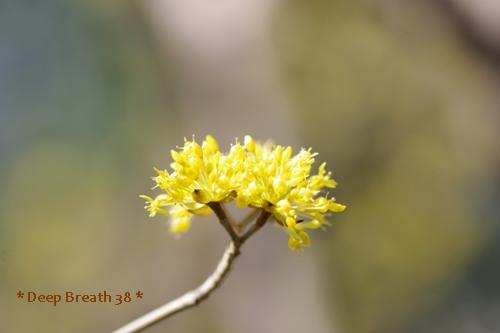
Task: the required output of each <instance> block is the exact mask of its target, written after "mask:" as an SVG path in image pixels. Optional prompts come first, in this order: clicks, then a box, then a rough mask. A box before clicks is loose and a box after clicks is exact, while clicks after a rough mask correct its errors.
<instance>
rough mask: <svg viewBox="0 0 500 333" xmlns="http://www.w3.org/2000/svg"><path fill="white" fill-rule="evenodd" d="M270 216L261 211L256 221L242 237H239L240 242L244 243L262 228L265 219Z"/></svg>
mask: <svg viewBox="0 0 500 333" xmlns="http://www.w3.org/2000/svg"><path fill="white" fill-rule="evenodd" d="M269 216H271V213H269V212H267V211H265V210H262V211H261V212H260V215H259V217H258V218H257V221H255V223H254V224H253V225H252V226H251V227H250V229H248V231H247V232H246V233H244V234H243V236H241V237H240V241H241V242H242V243H243V242H245V241H246V240H247V239H248V238H250V237H251V236H252V235H253V234H254V233H255V232H257V230H259V229H260V228H262V227H263V226H264V224H266V221H267V219H268V218H269Z"/></svg>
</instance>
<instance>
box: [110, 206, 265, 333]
mask: <svg viewBox="0 0 500 333" xmlns="http://www.w3.org/2000/svg"><path fill="white" fill-rule="evenodd" d="M207 205H208V206H209V207H210V208H211V209H212V210H213V211H214V213H215V215H217V217H218V218H219V222H220V223H221V224H222V226H223V227H224V228H225V229H226V231H227V232H228V233H229V235H230V236H231V242H230V243H229V245H228V246H227V248H226V251H224V255H223V256H222V258H221V260H220V261H219V263H218V265H217V268H216V269H215V271H214V272H213V273H212V274H211V275H210V276H209V277H208V278H207V279H206V280H205V282H203V284H202V285H200V286H199V287H198V288H196V289H193V290H191V291H189V292H187V293H185V294H184V295H182V296H181V297H179V298H177V299H175V300H173V301H171V302H168V303H166V304H165V305H162V306H160V307H159V308H157V309H155V310H153V311H151V312H149V313H147V314H145V315H144V316H142V317H139V318H138V319H136V320H134V321H132V322H131V323H129V324H127V325H125V326H123V327H122V328H119V329H118V330H116V331H114V332H113V333H135V332H140V331H142V330H144V329H145V328H147V327H149V326H151V325H153V324H155V323H157V322H159V321H160V320H163V319H165V318H168V317H170V316H173V315H174V314H176V313H179V312H181V311H184V310H186V309H189V308H191V307H193V306H196V305H198V304H199V303H200V302H202V301H203V300H205V299H207V298H208V296H210V294H211V293H212V292H213V291H214V290H215V289H217V287H219V285H220V284H221V283H222V282H223V281H224V279H225V277H226V276H227V274H228V273H229V271H230V269H231V267H232V265H233V261H234V259H236V257H237V256H238V255H239V254H240V248H241V246H242V245H243V243H245V241H246V240H247V239H248V238H250V236H252V235H253V234H254V233H255V232H256V231H257V230H259V229H260V228H262V226H263V225H264V224H265V223H266V221H267V219H268V218H269V217H270V216H271V214H270V213H269V212H266V211H265V210H262V211H261V213H260V215H259V217H258V218H257V221H255V223H254V224H253V225H252V226H251V227H250V229H248V231H247V232H246V233H245V234H243V235H242V236H239V235H238V234H237V233H236V231H235V230H234V229H233V227H232V226H233V225H235V224H234V223H233V221H232V220H231V219H230V218H229V217H228V215H227V214H226V211H225V210H224V207H223V206H222V205H221V204H220V203H218V202H211V203H208V204H207ZM246 223H248V222H246Z"/></svg>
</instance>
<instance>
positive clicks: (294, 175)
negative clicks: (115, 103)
mask: <svg viewBox="0 0 500 333" xmlns="http://www.w3.org/2000/svg"><path fill="white" fill-rule="evenodd" d="M316 155H317V154H316V153H312V152H311V150H310V149H301V150H300V151H299V153H297V154H296V155H293V151H292V148H291V147H284V146H280V145H274V144H273V143H271V142H266V143H264V144H260V143H258V142H255V141H254V140H253V139H252V137H250V136H248V135H247V136H245V138H244V143H243V145H242V144H240V143H239V142H238V141H236V143H235V144H233V145H232V146H231V149H230V150H229V152H228V153H225V154H224V153H222V152H221V151H220V150H219V146H218V144H217V142H216V141H215V139H214V138H213V137H211V136H207V137H206V139H205V140H204V141H203V143H202V144H201V146H200V145H199V144H198V143H196V142H195V141H194V140H192V141H187V140H186V141H185V142H184V146H183V147H182V148H180V149H179V150H178V151H176V150H172V151H171V156H172V159H173V162H172V163H171V165H170V166H171V168H172V171H171V172H170V173H169V172H168V171H167V170H159V169H155V170H156V173H157V176H155V177H153V180H154V182H155V183H156V186H157V187H159V188H160V189H162V190H163V191H164V193H162V194H160V195H158V196H157V197H156V198H151V197H148V196H141V197H142V198H143V199H145V200H146V209H147V210H148V211H149V215H150V216H151V217H153V216H155V215H156V214H157V213H161V214H165V215H169V216H170V218H171V231H172V232H174V233H178V232H185V231H187V229H188V228H189V223H190V222H189V221H190V219H191V217H192V215H193V214H206V213H209V212H210V208H209V207H208V204H209V203H214V202H228V201H232V200H235V201H236V204H237V205H238V206H240V207H253V208H260V209H263V210H265V211H267V212H269V213H271V214H272V216H273V217H274V219H275V220H276V221H277V222H278V223H279V224H280V225H281V226H283V227H284V228H285V229H286V231H287V232H288V235H289V242H288V245H289V247H290V248H291V249H300V248H302V247H305V246H309V244H310V238H309V236H308V234H307V233H306V230H307V229H317V228H319V227H321V226H322V225H324V224H325V214H328V213H330V212H341V211H343V210H344V209H345V206H344V205H341V204H339V203H337V202H335V199H334V198H331V199H328V198H327V196H324V195H322V191H323V190H324V189H325V188H334V187H335V186H336V185H337V184H336V182H335V181H334V180H333V179H331V173H330V172H326V170H325V169H326V164H325V163H323V164H321V165H320V167H319V169H318V172H317V174H313V175H311V170H312V165H313V163H314V161H315V157H316Z"/></svg>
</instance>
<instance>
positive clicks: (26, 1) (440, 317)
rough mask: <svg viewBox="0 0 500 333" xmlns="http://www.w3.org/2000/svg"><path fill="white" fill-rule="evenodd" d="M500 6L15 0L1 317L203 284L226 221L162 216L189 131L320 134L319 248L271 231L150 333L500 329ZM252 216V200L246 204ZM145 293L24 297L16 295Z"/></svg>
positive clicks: (15, 325)
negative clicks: (171, 225)
mask: <svg viewBox="0 0 500 333" xmlns="http://www.w3.org/2000/svg"><path fill="white" fill-rule="evenodd" d="M499 17H500V3H499V2H498V1H493V0H489V1H488V0H475V1H467V0H438V1H435V0H434V1H431V0H423V1H408V0H407V1H401V0H399V1H398V0H314V1H299V0H289V1H284V0H283V1H278V0H232V1H229V0H219V1H215V2H214V1H212V2H210V1H208V2H207V1H201V0H145V1H128V0H126V1H96V0H90V1H89V0H85V1H84V0H71V1H67V0H51V1H45V2H41V1H30V0H16V1H13V0H12V1H11V0H3V1H1V2H0V154H1V155H0V318H1V320H0V331H2V332H14V333H17V332H21V333H23V332H109V331H111V330H113V329H116V328H117V327H119V326H121V325H123V324H125V323H126V322H128V321H129V320H131V319H134V318H136V317H137V316H139V315H141V314H143V313H145V312H146V311H149V310H151V309H153V308H155V307H157V306H159V305H161V304H163V303H164V302H166V301H167V300H170V299H172V298H174V297H176V296H178V295H180V294H181V293H183V292H184V291H186V290H188V289H190V288H192V287H194V286H196V285H198V284H199V283H201V282H202V281H203V279H204V278H205V277H206V276H207V275H208V274H209V273H210V272H211V271H212V269H213V267H214V265H215V263H216V262H217V260H218V258H219V256H220V255H221V253H222V251H223V249H224V246H225V243H226V241H227V235H226V234H225V233H224V231H223V230H222V228H220V226H219V225H218V224H217V223H215V219H214V218H213V217H206V218H199V219H197V220H196V221H194V223H193V227H192V230H191V231H190V232H189V233H188V234H186V235H184V236H183V237H182V238H181V239H180V240H175V239H174V238H173V237H172V236H171V235H169V234H168V231H167V230H168V228H167V225H166V223H165V221H164V220H163V219H162V218H161V217H159V218H156V219H154V220H149V219H148V218H147V217H146V214H145V212H144V211H143V209H142V206H143V203H142V200H140V199H139V198H138V195H139V194H141V193H151V190H150V187H151V186H152V183H151V181H150V179H149V177H150V176H151V175H152V174H153V170H152V166H159V167H166V166H167V165H168V163H169V150H170V149H171V148H173V147H175V146H176V145H179V144H182V140H183V138H184V137H188V138H190V137H191V136H192V135H193V134H194V135H195V136H196V137H197V138H199V139H201V138H203V137H204V135H205V134H207V133H211V134H213V135H214V136H216V137H217V138H218V139H219V140H220V143H221V146H227V145H228V144H229V143H230V142H231V141H232V140H234V138H235V137H240V138H241V137H243V136H244V135H245V134H252V135H253V136H255V137H256V138H260V139H263V140H264V139H267V138H273V139H275V140H276V141H278V142H280V143H283V144H291V145H293V146H294V147H295V148H299V147H301V146H303V147H313V148H314V150H315V151H317V152H319V154H320V155H319V156H320V159H322V160H326V161H328V165H329V168H330V169H331V170H333V172H334V178H335V179H336V180H337V181H338V182H339V183H340V186H339V187H338V188H337V189H336V190H335V191H334V193H335V196H336V197H337V199H338V201H340V202H343V203H346V204H347V205H348V206H349V208H348V210H347V211H346V212H345V213H343V214H336V216H335V217H334V219H333V220H332V224H333V225H332V227H331V228H329V229H328V230H327V231H326V232H315V233H313V236H312V237H313V245H312V247H311V248H309V249H307V250H305V251H303V252H302V253H299V254H297V253H292V252H291V251H289V250H288V248H287V245H286V243H287V237H286V234H285V233H284V232H282V231H281V230H279V229H278V228H276V227H273V226H266V228H265V229H264V230H263V231H261V232H259V234H257V235H256V236H255V237H254V238H252V240H251V241H249V242H248V243H247V244H246V245H245V248H244V253H243V254H244V255H243V256H241V257H240V259H239V260H238V261H237V263H236V266H235V269H234V271H233V272H232V274H231V275H230V277H229V279H228V280H227V281H226V283H225V284H224V285H223V287H222V288H221V289H219V290H217V291H216V293H215V294H214V295H213V296H212V297H210V299H209V300H208V301H207V302H206V303H203V304H202V305H201V306H199V307H197V308H195V309H193V310H190V311H188V312H186V313H182V314H180V315H178V316H176V317H174V318H171V319H169V320H166V321H164V322H162V323H160V324H158V325H157V326H155V327H153V328H151V329H150V330H149V331H148V332H208V333H209V332H243V333H245V332H288V333H295V332H318V333H324V332H325V333H326V332H334V333H337V332H341V333H382V332H383V333H398V332H431V333H432V332H439V333H443V332H453V333H465V332H467V333H469V332H474V333H476V332H478V333H483V332H484V333H489V332H499V331H500V265H499V264H500V205H499V201H500V191H499V187H500V171H499V170H500V168H499V166H500V148H499V142H500V140H499V139H500V19H499ZM236 213H238V212H236ZM104 289H106V290H108V291H111V292H113V293H116V292H125V291H132V292H134V291H136V290H142V291H143V292H144V298H143V299H142V300H139V301H134V302H132V303H130V304H125V305H122V306H113V305H109V304H101V305H98V304H78V305H77V304H60V305H59V306H57V307H53V306H50V305H47V304H26V303H24V302H20V301H18V300H17V298H16V296H15V293H16V292H17V291H18V290H25V291H26V290H34V291H38V292H45V293H63V292H64V291H66V290H74V291H79V292H82V293H93V292H99V291H101V290H104Z"/></svg>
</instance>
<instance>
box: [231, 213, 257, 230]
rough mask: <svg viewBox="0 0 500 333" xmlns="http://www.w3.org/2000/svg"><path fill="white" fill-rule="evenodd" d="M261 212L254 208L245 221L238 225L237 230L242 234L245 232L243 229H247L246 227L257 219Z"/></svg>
mask: <svg viewBox="0 0 500 333" xmlns="http://www.w3.org/2000/svg"><path fill="white" fill-rule="evenodd" d="M259 212H260V209H259V208H254V209H252V211H250V213H248V215H247V216H245V217H244V218H243V220H241V222H240V223H238V224H237V225H236V228H237V229H236V230H238V232H241V231H243V229H245V227H246V226H247V225H248V224H249V223H250V222H252V221H253V219H255V218H256V217H257V215H259Z"/></svg>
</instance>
